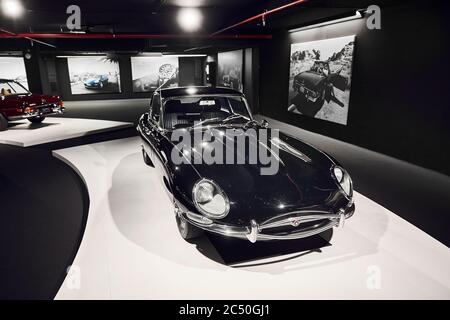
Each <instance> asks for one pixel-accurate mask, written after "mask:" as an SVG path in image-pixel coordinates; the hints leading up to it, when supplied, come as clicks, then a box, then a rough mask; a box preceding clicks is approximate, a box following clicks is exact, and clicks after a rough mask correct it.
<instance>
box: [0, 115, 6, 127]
mask: <svg viewBox="0 0 450 320" xmlns="http://www.w3.org/2000/svg"><path fill="white" fill-rule="evenodd" d="M5 130H8V120H6V118H5V117H4V116H3V115H2V114H1V113H0V131H5Z"/></svg>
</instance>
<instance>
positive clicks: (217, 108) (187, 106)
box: [163, 96, 251, 130]
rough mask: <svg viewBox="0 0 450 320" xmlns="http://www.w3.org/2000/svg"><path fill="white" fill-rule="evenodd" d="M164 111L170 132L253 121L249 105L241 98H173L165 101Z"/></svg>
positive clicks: (165, 121)
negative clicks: (179, 129) (209, 125)
mask: <svg viewBox="0 0 450 320" xmlns="http://www.w3.org/2000/svg"><path fill="white" fill-rule="evenodd" d="M163 110H164V114H163V122H164V128H165V129H168V130H174V129H178V128H189V127H197V126H200V125H208V124H217V123H219V124H223V123H228V122H231V121H233V122H247V121H249V120H250V119H251V115H250V114H249V112H248V109H247V103H246V101H245V99H244V98H243V97H240V96H195V97H191V96H190V97H177V98H171V99H169V100H167V101H165V103H164V107H163Z"/></svg>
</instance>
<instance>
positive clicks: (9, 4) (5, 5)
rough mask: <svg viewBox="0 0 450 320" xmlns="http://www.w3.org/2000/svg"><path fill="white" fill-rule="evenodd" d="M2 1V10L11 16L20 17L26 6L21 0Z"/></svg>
mask: <svg viewBox="0 0 450 320" xmlns="http://www.w3.org/2000/svg"><path fill="white" fill-rule="evenodd" d="M1 1H2V3H1V4H2V11H3V14H4V15H5V16H9V17H11V18H18V17H20V16H21V15H22V14H23V12H24V8H23V5H22V3H21V2H20V1H19V0H1Z"/></svg>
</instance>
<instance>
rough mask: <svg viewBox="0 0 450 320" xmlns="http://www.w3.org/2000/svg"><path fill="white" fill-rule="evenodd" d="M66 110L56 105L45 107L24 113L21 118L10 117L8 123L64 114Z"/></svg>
mask: <svg viewBox="0 0 450 320" xmlns="http://www.w3.org/2000/svg"><path fill="white" fill-rule="evenodd" d="M65 110H66V108H64V107H61V106H55V105H49V106H43V107H39V108H38V109H36V111H34V112H29V113H23V114H21V115H19V116H12V117H8V121H16V120H23V119H29V118H34V117H42V116H49V115H55V114H63V113H64V111H65Z"/></svg>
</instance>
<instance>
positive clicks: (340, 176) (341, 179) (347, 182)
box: [333, 167, 353, 197]
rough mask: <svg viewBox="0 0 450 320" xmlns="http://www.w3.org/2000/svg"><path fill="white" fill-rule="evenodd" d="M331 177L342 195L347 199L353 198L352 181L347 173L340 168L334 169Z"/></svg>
mask: <svg viewBox="0 0 450 320" xmlns="http://www.w3.org/2000/svg"><path fill="white" fill-rule="evenodd" d="M333 175H334V178H335V179H336V181H337V182H338V183H339V185H340V186H341V188H342V190H343V191H344V193H345V194H346V195H347V197H352V196H353V185H352V179H351V178H350V175H349V174H348V173H347V171H345V170H344V169H342V168H341V167H334V168H333Z"/></svg>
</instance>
